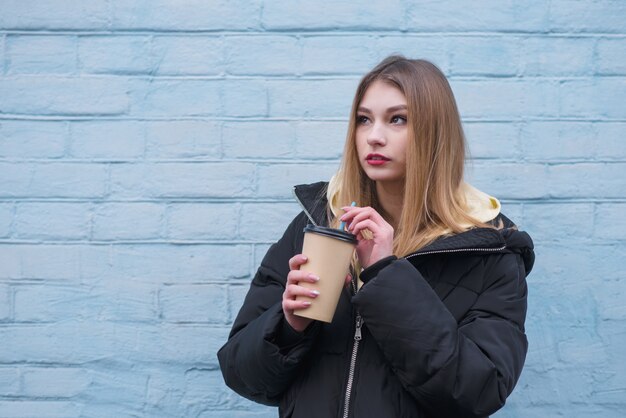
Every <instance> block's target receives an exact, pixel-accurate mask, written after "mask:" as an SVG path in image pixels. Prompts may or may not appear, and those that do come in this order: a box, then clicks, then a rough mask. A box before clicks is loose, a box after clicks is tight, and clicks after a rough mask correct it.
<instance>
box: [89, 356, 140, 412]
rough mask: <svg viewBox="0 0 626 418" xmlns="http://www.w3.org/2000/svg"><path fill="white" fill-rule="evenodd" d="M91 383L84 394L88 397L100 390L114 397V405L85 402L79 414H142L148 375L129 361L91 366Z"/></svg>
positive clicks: (92, 396)
mask: <svg viewBox="0 0 626 418" xmlns="http://www.w3.org/2000/svg"><path fill="white" fill-rule="evenodd" d="M89 374H90V378H91V384H90V387H89V390H88V392H87V393H86V394H85V395H83V396H84V397H86V398H88V399H98V398H100V397H102V396H101V395H99V394H102V393H104V394H106V396H107V397H110V398H111V399H115V400H116V401H115V403H114V404H113V405H109V404H105V405H102V404H99V403H97V402H87V404H86V405H84V406H83V409H82V411H81V412H82V414H83V415H85V416H89V417H101V418H104V417H105V416H106V415H103V413H106V414H109V416H115V417H118V416H119V417H124V418H130V417H132V416H141V415H142V406H143V405H144V394H145V390H146V387H147V384H148V381H149V380H150V376H149V375H148V374H147V373H146V372H145V371H144V370H143V367H142V368H141V369H140V370H137V367H134V366H133V365H132V364H129V363H119V364H110V365H108V367H106V366H105V367H99V368H97V369H95V370H90V373H89Z"/></svg>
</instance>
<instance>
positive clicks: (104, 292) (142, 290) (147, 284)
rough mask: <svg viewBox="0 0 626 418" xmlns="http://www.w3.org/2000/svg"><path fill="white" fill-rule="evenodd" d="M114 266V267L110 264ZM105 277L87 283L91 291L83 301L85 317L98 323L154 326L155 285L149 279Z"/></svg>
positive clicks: (155, 310) (118, 276)
mask: <svg viewBox="0 0 626 418" xmlns="http://www.w3.org/2000/svg"><path fill="white" fill-rule="evenodd" d="M113 267H115V264H114V265H113ZM120 276H121V275H120V274H119V273H118V274H117V275H116V276H115V277H107V279H106V281H104V282H96V283H95V284H92V282H87V283H89V284H90V286H91V292H90V294H89V296H88V297H87V298H85V301H84V302H86V303H87V307H88V308H87V310H86V312H85V315H84V316H85V317H86V318H90V319H93V320H98V321H118V322H124V323H133V322H135V323H137V322H139V323H147V322H149V323H154V322H155V321H156V319H157V318H158V307H157V297H158V296H157V295H158V284H157V283H155V282H156V280H155V279H154V277H153V278H152V279H150V280H129V279H128V278H127V277H125V276H124V277H120Z"/></svg>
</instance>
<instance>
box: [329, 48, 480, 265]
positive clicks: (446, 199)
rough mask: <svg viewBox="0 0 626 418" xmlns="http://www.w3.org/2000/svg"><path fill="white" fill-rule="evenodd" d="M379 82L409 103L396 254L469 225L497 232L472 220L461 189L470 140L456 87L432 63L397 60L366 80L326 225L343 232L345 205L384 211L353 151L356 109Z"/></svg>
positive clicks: (390, 59) (384, 64) (389, 61)
mask: <svg viewBox="0 0 626 418" xmlns="http://www.w3.org/2000/svg"><path fill="white" fill-rule="evenodd" d="M375 81H382V82H384V83H388V84H389V85H391V86H394V87H396V88H398V89H399V90H400V91H401V92H402V94H404V96H405V98H406V101H407V119H408V126H407V129H408V138H409V140H408V144H407V150H406V152H407V158H406V171H405V187H404V200H403V202H404V204H403V205H402V212H401V215H400V219H399V220H398V224H397V227H396V229H395V231H394V242H393V252H394V255H396V256H398V257H402V256H405V255H408V254H410V253H411V252H414V251H416V250H418V249H420V248H422V247H424V246H426V245H428V244H429V243H431V242H432V241H434V240H435V239H436V238H438V237H440V236H442V235H446V234H455V233H459V232H463V231H465V230H467V229H468V228H470V227H473V226H480V227H492V226H491V225H489V224H485V223H483V222H481V221H479V220H477V219H475V218H473V217H471V216H470V215H469V214H468V211H467V205H466V202H465V198H464V195H463V193H462V188H461V184H462V181H463V172H464V164H465V154H466V142H465V135H464V134H463V127H462V124H461V118H460V115H459V112H458V110H457V106H456V102H455V100H454V95H453V93H452V89H451V88H450V85H449V84H448V81H447V80H446V78H445V76H444V75H443V73H442V72H441V70H439V68H437V67H436V66H435V65H434V64H432V63H430V62H428V61H425V60H411V59H407V58H405V57H402V56H397V55H393V56H390V57H388V58H386V59H384V60H383V61H382V62H381V63H380V64H378V65H377V66H376V67H375V68H374V69H373V70H372V71H370V72H369V73H368V74H366V75H365V76H364V77H363V78H362V80H361V82H360V83H359V86H358V87H357V91H356V94H355V96H354V100H353V102H352V110H351V112H350V122H349V126H348V133H347V138H346V143H345V147H344V152H343V158H342V160H341V165H340V168H339V170H338V171H337V173H336V174H335V175H334V176H333V178H332V179H331V181H330V183H329V185H328V189H327V198H328V211H327V216H328V220H329V225H331V226H333V227H335V228H337V227H338V226H339V223H340V222H339V220H338V216H340V215H341V214H343V211H342V210H341V207H342V206H347V205H349V204H350V202H352V201H354V202H357V205H358V206H361V207H364V206H371V207H373V208H374V209H376V210H377V211H379V213H381V215H382V216H383V217H384V218H386V219H389V217H388V214H386V213H384V211H383V208H382V206H381V204H380V202H379V201H378V196H377V194H376V184H375V182H374V181H372V180H370V179H369V178H368V177H367V175H366V174H365V172H364V171H363V169H362V167H361V164H360V162H359V158H358V154H357V149H356V128H357V125H356V121H357V108H358V107H359V105H360V103H361V100H362V99H363V96H364V95H365V92H366V90H367V89H368V87H369V86H370V85H371V84H372V83H373V82H375Z"/></svg>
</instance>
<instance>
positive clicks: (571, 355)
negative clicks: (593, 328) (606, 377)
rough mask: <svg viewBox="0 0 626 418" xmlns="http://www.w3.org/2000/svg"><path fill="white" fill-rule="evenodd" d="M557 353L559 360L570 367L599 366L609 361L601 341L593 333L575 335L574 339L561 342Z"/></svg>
mask: <svg viewBox="0 0 626 418" xmlns="http://www.w3.org/2000/svg"><path fill="white" fill-rule="evenodd" d="M585 331H586V330H585ZM558 352H559V359H560V360H561V361H562V362H563V363H564V364H568V365H572V366H576V365H579V364H588V365H593V364H597V365H601V364H603V363H606V362H607V361H608V360H609V358H608V355H607V350H606V348H605V346H604V344H603V342H602V339H601V338H600V336H599V335H597V334H596V333H594V332H586V333H585V332H582V333H577V334H576V338H572V339H570V340H565V341H561V342H560V343H559V344H558Z"/></svg>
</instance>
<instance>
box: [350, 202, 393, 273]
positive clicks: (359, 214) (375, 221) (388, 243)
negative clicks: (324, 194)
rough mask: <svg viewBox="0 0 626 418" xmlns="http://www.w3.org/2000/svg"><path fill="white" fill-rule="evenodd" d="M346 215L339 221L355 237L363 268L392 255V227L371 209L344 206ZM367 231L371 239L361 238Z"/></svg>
mask: <svg viewBox="0 0 626 418" xmlns="http://www.w3.org/2000/svg"><path fill="white" fill-rule="evenodd" d="M342 209H343V210H344V211H345V212H346V213H345V214H344V215H343V216H342V217H341V218H340V220H342V221H344V222H346V224H348V232H351V233H353V234H354V235H356V237H357V240H358V244H357V247H356V252H357V255H358V256H359V261H360V262H361V265H362V266H363V268H367V267H369V266H371V265H372V264H374V263H375V262H377V261H378V260H381V259H383V258H385V257H388V256H390V255H393V227H392V226H391V225H390V224H389V223H387V221H385V219H383V217H382V216H381V215H380V214H379V213H378V212H376V211H375V210H374V209H372V208H371V207H369V206H368V207H364V208H360V207H358V206H345V207H343V208H342ZM365 229H368V230H369V231H370V232H371V235H373V237H372V238H371V239H368V238H365V237H364V236H363V230H365Z"/></svg>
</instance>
